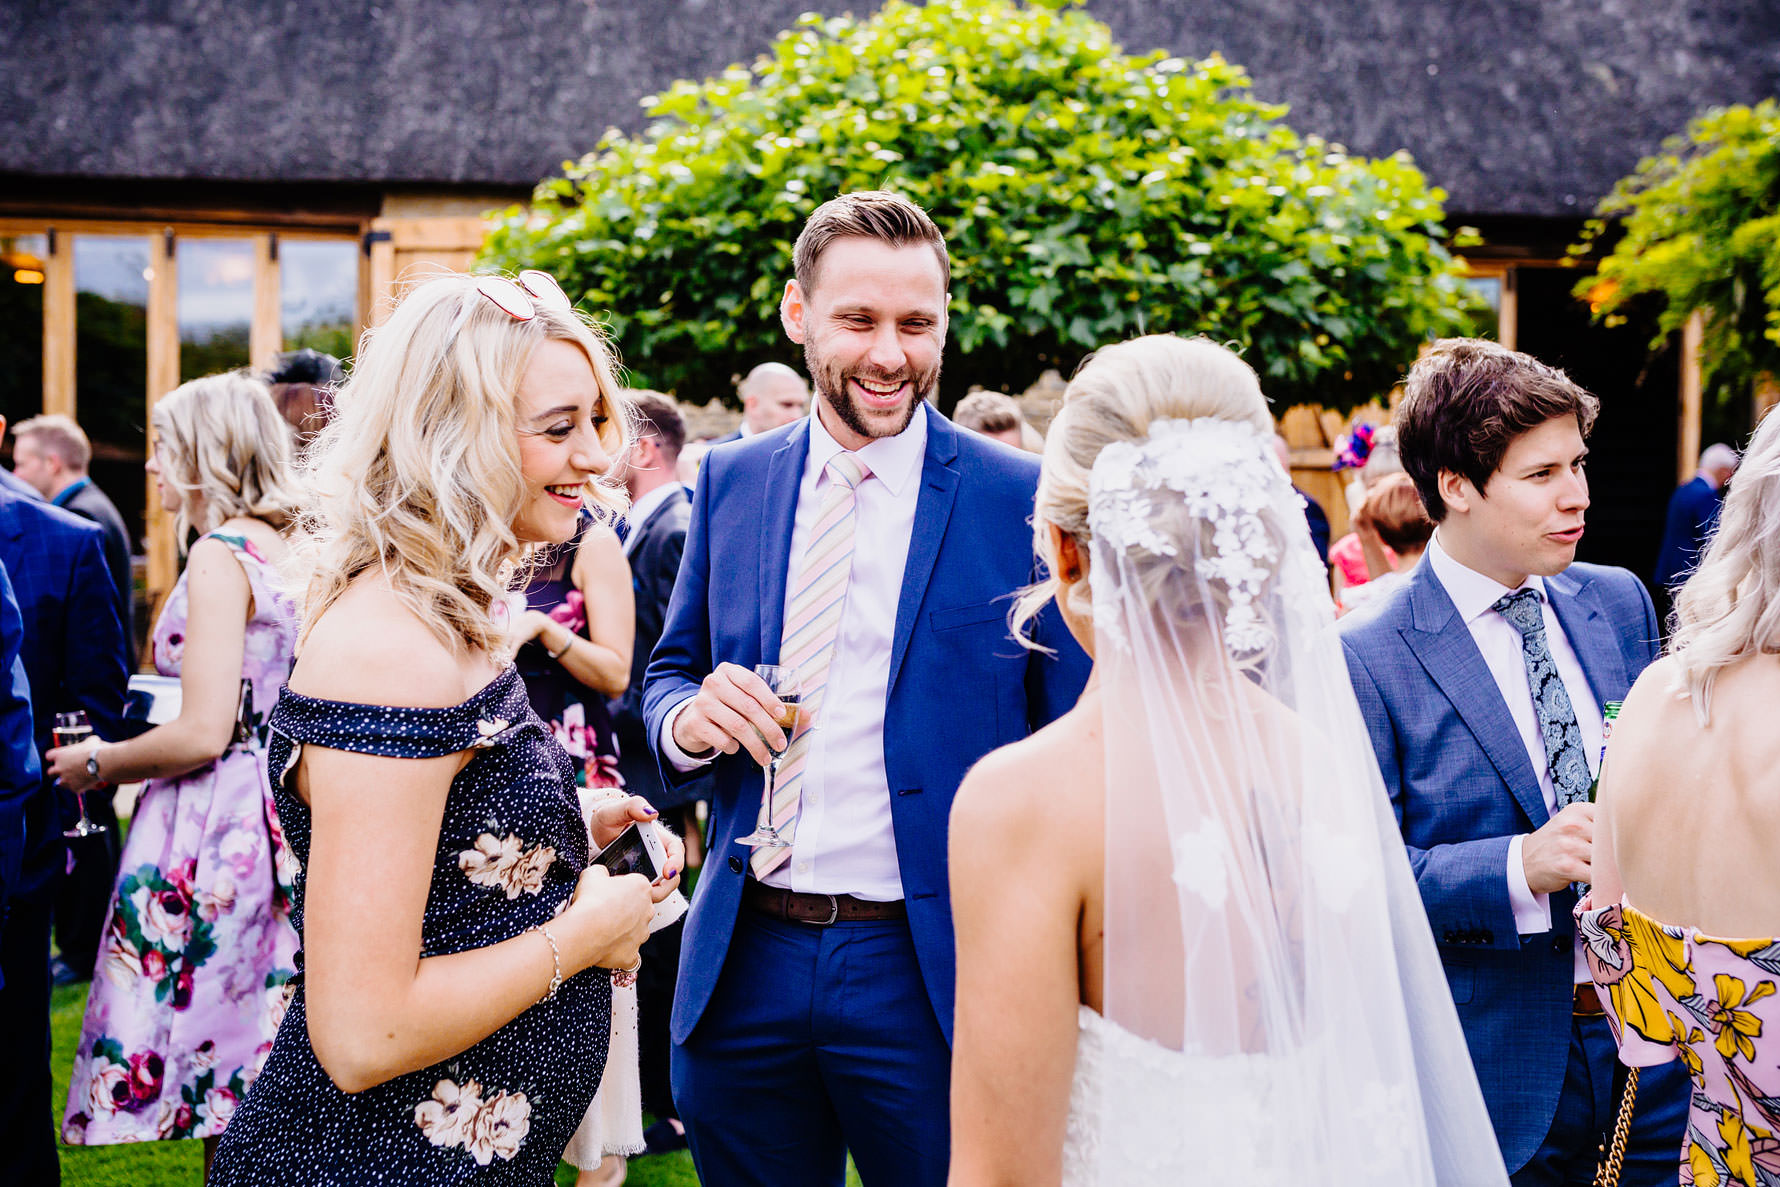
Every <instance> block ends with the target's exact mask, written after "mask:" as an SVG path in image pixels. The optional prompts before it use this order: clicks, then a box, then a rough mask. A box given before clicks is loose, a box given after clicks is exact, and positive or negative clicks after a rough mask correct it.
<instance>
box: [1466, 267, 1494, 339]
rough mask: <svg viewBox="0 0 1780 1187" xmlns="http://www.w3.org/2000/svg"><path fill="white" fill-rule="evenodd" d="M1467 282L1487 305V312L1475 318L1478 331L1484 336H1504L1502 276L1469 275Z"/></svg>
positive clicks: (1472, 290)
mask: <svg viewBox="0 0 1780 1187" xmlns="http://www.w3.org/2000/svg"><path fill="white" fill-rule="evenodd" d="M1465 284H1466V285H1467V286H1468V287H1469V288H1470V290H1471V292H1472V293H1473V294H1474V295H1475V296H1476V297H1477V299H1478V300H1479V301H1481V302H1483V304H1484V305H1485V306H1487V311H1486V312H1481V313H1479V314H1477V316H1476V318H1475V322H1474V324H1475V327H1476V333H1477V334H1478V336H1480V337H1483V338H1500V337H1501V336H1502V278H1501V277H1500V276H1467V277H1466V278H1465Z"/></svg>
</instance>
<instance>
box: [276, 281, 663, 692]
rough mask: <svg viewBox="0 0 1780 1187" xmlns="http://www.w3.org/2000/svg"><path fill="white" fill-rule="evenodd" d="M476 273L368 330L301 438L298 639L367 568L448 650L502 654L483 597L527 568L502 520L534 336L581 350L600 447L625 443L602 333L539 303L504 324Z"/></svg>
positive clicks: (405, 304) (602, 488)
mask: <svg viewBox="0 0 1780 1187" xmlns="http://www.w3.org/2000/svg"><path fill="white" fill-rule="evenodd" d="M478 279H480V278H479V277H477V276H466V275H462V274H457V273H453V274H449V275H444V276H438V277H435V278H433V279H430V280H426V281H424V282H422V283H420V284H419V285H418V286H416V287H415V288H413V289H412V290H411V291H409V292H408V293H407V294H406V295H405V296H404V297H403V298H402V300H401V303H400V304H399V305H397V306H396V308H395V311H394V312H393V313H391V314H390V316H389V320H388V321H386V322H384V323H383V325H381V326H379V327H377V328H376V329H373V330H369V331H367V332H366V333H365V335H364V338H363V340H362V341H361V343H360V346H359V352H358V358H357V362H356V364H355V365H354V367H353V368H352V373H351V375H350V376H349V377H348V379H347V381H346V383H345V384H344V385H343V386H342V387H341V388H340V390H339V393H338V394H337V395H336V396H335V400H334V406H335V409H336V415H335V417H334V419H333V421H332V422H330V423H329V424H328V426H327V427H326V428H325V429H323V430H322V431H321V432H320V433H319V434H318V435H317V436H316V438H315V440H314V441H313V443H312V444H311V445H310V448H309V452H308V454H307V455H306V457H305V467H304V469H305V474H304V477H305V483H306V487H307V495H308V502H307V505H306V506H305V509H304V516H303V520H302V528H303V533H304V534H303V537H302V538H301V539H300V540H299V541H298V542H297V547H296V548H295V549H294V550H293V562H292V576H293V578H294V581H295V583H296V584H297V585H298V587H299V588H302V589H303V590H304V594H303V598H302V603H303V623H302V628H301V632H300V634H299V636H298V646H299V647H300V646H301V645H302V642H303V640H305V639H306V638H307V637H308V634H309V631H310V630H311V629H312V628H313V627H314V625H315V623H316V622H317V620H319V619H320V618H321V616H322V615H323V614H324V613H326V612H327V610H328V608H329V607H330V606H332V605H333V604H334V602H335V601H336V600H337V599H338V598H339V597H340V595H341V594H342V593H344V592H345V591H346V588H347V587H348V586H349V585H351V584H352V582H354V581H355V580H357V579H358V578H359V577H361V576H363V575H364V574H365V573H368V572H371V571H373V570H376V571H378V572H380V573H381V574H382V575H383V577H384V579H385V580H387V581H388V582H389V585H390V588H391V589H392V590H394V591H395V594H396V596H397V597H399V598H400V599H401V600H402V601H403V602H405V603H406V604H407V605H408V606H409V608H410V609H412V610H413V612H414V614H415V615H416V616H417V617H418V618H419V619H420V620H421V621H422V622H424V623H426V624H427V625H428V626H429V627H430V628H431V629H432V631H433V632H434V633H435V634H436V635H437V636H438V637H439V638H440V640H441V641H442V642H444V643H445V644H446V645H447V646H448V647H452V648H455V647H457V646H458V645H459V644H462V645H464V646H467V647H469V648H471V649H474V650H482V651H485V652H487V653H489V654H490V655H492V656H494V657H495V658H496V659H497V660H501V661H504V660H505V659H507V658H509V657H510V654H511V652H512V649H513V648H512V643H511V641H510V640H509V639H508V638H507V637H506V633H505V632H506V628H505V625H504V624H501V623H499V622H497V621H496V618H495V615H494V606H495V605H496V603H500V602H504V600H505V599H506V597H507V595H508V593H509V592H510V590H511V589H512V588H513V587H514V586H515V585H516V584H518V583H519V582H520V581H521V580H522V579H523V577H524V575H525V572H526V571H527V569H528V568H529V560H530V552H531V550H530V549H528V548H527V547H526V546H525V545H524V544H523V543H522V542H521V541H520V540H519V538H518V536H517V535H516V534H515V532H514V530H513V523H514V520H515V518H516V517H517V516H518V514H519V512H520V510H521V508H522V506H523V504H524V501H525V498H526V491H525V483H524V480H523V478H522V476H521V472H520V465H519V444H518V423H517V422H518V415H517V400H518V391H519V387H520V383H521V381H522V379H523V377H524V375H525V371H526V368H527V367H528V366H529V365H530V363H531V360H532V354H533V352H534V351H535V350H536V349H537V347H538V345H539V344H540V343H542V342H545V341H547V340H550V339H558V340H561V341H565V342H571V343H573V344H574V345H575V346H577V347H578V348H579V349H580V350H581V352H582V353H583V354H584V355H586V356H587V361H588V362H589V364H590V365H591V366H592V367H593V374H594V379H595V381H596V383H597V384H598V387H599V392H600V402H601V404H602V405H603V411H604V413H605V415H606V420H605V423H604V425H603V426H601V428H600V430H599V439H600V445H601V446H602V447H603V448H604V450H605V452H606V453H607V455H608V456H609V457H611V458H612V459H614V460H615V461H616V460H617V459H618V458H620V457H621V456H622V455H623V453H624V451H625V450H626V449H627V448H628V447H629V444H630V442H631V440H632V439H633V438H634V432H633V430H632V428H631V423H630V422H631V417H630V411H629V407H628V405H627V404H626V403H625V401H624V399H623V397H622V395H621V394H620V393H621V390H622V388H621V385H620V383H619V382H618V377H617V373H616V362H615V360H614V359H613V356H612V352H611V350H610V349H609V348H608V346H607V344H606V341H605V338H604V336H603V334H601V333H600V332H599V331H598V330H597V329H596V328H595V327H594V326H593V325H592V324H591V323H590V322H589V321H587V320H585V319H584V318H583V317H582V316H581V315H580V314H579V313H577V312H574V311H563V312H559V311H557V310H554V309H547V308H544V307H543V306H542V305H539V306H538V308H537V310H536V313H535V315H534V316H533V317H532V318H530V319H529V320H526V321H517V320H515V319H514V318H513V317H512V316H511V315H509V314H508V313H506V312H505V311H504V310H502V309H501V308H500V307H499V306H497V305H496V304H495V303H494V302H493V301H492V300H490V299H488V298H487V297H485V296H483V295H482V294H481V293H480V292H479V291H478V290H477V288H476V282H477V280H478ZM594 411H595V415H596V416H597V415H599V414H600V412H601V411H602V409H595V410H594ZM588 498H589V501H591V502H593V503H595V504H597V505H599V506H602V507H606V508H609V509H614V510H616V509H621V508H622V507H623V506H624V503H625V500H624V495H623V492H622V490H621V489H619V488H617V487H615V486H613V485H611V484H610V483H608V482H607V481H605V480H604V479H603V478H602V479H601V480H599V481H596V482H593V483H591V484H589V488H588Z"/></svg>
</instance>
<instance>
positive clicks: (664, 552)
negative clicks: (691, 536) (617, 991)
mask: <svg viewBox="0 0 1780 1187" xmlns="http://www.w3.org/2000/svg"><path fill="white" fill-rule="evenodd" d="M660 489H663V490H665V491H667V493H666V494H665V495H663V496H661V497H662V499H663V501H662V502H661V503H659V504H657V505H656V506H655V508H654V509H653V510H651V511H650V512H649V513H648V515H647V516H646V518H644V519H642V520H641V521H638V522H635V523H632V524H631V525H630V528H629V531H628V532H626V534H625V538H624V550H625V555H626V556H627V557H628V558H629V560H630V580H631V588H632V590H633V592H634V593H635V595H636V618H637V630H636V638H635V640H634V642H633V644H632V646H631V652H630V684H629V686H628V687H626V688H625V690H624V696H623V697H621V698H619V700H618V701H617V702H616V703H615V704H614V706H613V712H612V725H613V731H614V733H616V734H617V737H618V769H619V771H620V772H621V773H622V774H623V776H624V787H625V790H627V791H629V792H630V793H631V794H632V795H640V796H642V797H643V798H644V799H646V800H648V801H649V802H650V803H651V804H654V805H655V806H656V807H657V808H661V809H663V810H664V811H667V812H668V814H669V816H670V817H672V816H678V815H681V813H679V812H674V811H672V809H676V808H682V809H683V808H690V807H691V806H692V805H693V804H694V803H695V802H696V801H698V800H701V799H705V798H706V797H707V796H708V795H709V786H710V780H709V779H708V778H702V779H693V780H690V781H689V782H687V783H685V784H681V785H676V786H674V787H671V788H670V787H668V786H667V785H665V784H664V783H663V782H662V778H661V768H660V767H659V766H658V765H657V764H656V761H655V755H654V753H653V752H652V751H651V750H650V749H649V738H648V733H647V731H646V729H645V728H644V725H643V673H644V671H645V670H646V669H647V668H648V667H649V654H650V653H651V652H652V651H654V650H655V644H656V642H657V641H659V640H660V638H661V628H662V625H663V624H664V623H665V622H666V620H667V608H668V601H669V600H670V599H671V598H672V597H673V596H674V578H675V577H676V576H677V575H678V574H679V572H680V556H681V554H682V553H683V552H685V550H686V527H687V524H688V523H690V522H691V520H692V501H691V500H690V499H688V498H687V497H686V488H685V487H683V486H680V485H679V484H678V483H674V484H671V485H669V486H667V487H663V488H660ZM687 815H689V813H687ZM669 823H671V824H675V825H676V826H680V825H684V827H688V828H690V827H695V826H696V822H693V823H691V824H687V823H685V822H684V821H677V820H672V819H670V821H669ZM684 930H685V920H680V921H679V922H676V923H673V924H670V925H669V926H667V927H664V928H662V929H661V930H660V931H658V932H656V933H655V934H654V935H652V936H650V937H649V940H648V942H647V943H645V944H644V945H643V950H642V955H643V967H642V968H641V969H639V970H638V972H637V1047H638V1055H639V1057H640V1063H641V1073H642V1074H641V1081H640V1083H641V1087H642V1092H643V1108H644V1109H646V1110H647V1111H648V1112H651V1113H653V1114H655V1116H657V1117H661V1118H666V1117H678V1116H679V1115H680V1114H679V1113H678V1112H677V1111H676V1110H675V1108H674V1095H673V1089H672V1086H671V1085H670V1083H669V1076H668V1055H669V1047H670V1044H669V1041H668V1020H669V1017H670V1016H671V1015H672V1013H673V1009H674V981H675V980H676V979H677V978H678V977H679V975H680V936H681V933H682V932H683V931H684Z"/></svg>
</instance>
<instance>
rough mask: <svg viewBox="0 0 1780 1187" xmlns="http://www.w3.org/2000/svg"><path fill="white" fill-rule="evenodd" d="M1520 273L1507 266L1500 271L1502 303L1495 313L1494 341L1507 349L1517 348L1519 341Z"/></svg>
mask: <svg viewBox="0 0 1780 1187" xmlns="http://www.w3.org/2000/svg"><path fill="white" fill-rule="evenodd" d="M1519 276H1520V273H1519V271H1518V269H1515V268H1508V269H1507V270H1505V271H1504V272H1503V273H1502V304H1501V308H1500V309H1498V310H1497V313H1496V341H1497V342H1500V343H1501V344H1502V345H1503V346H1506V347H1507V348H1508V349H1509V350H1519V349H1520V348H1519V347H1518V346H1517V345H1515V344H1516V343H1517V342H1519V341H1520V285H1519Z"/></svg>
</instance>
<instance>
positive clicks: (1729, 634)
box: [1577, 416, 1780, 1187]
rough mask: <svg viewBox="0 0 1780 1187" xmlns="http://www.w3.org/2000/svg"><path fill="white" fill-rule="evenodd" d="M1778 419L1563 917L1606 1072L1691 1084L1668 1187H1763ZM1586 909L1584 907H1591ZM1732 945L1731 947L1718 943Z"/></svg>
mask: <svg viewBox="0 0 1780 1187" xmlns="http://www.w3.org/2000/svg"><path fill="white" fill-rule="evenodd" d="M1777 595H1780V418H1776V417H1772V416H1770V417H1769V418H1768V419H1767V421H1766V422H1765V423H1764V424H1763V425H1762V427H1761V428H1760V430H1759V431H1758V432H1757V433H1756V436H1755V440H1754V442H1753V444H1752V445H1751V447H1750V452H1749V456H1748V458H1747V459H1746V460H1745V462H1744V464H1743V466H1742V468H1741V469H1740V470H1739V471H1738V473H1737V478H1736V482H1735V484H1734V485H1733V486H1732V487H1731V491H1730V494H1729V496H1728V497H1727V498H1726V500H1725V505H1724V512H1723V519H1722V521H1721V526H1720V529H1719V532H1718V534H1717V536H1716V538H1715V539H1714V540H1713V542H1712V544H1711V546H1710V547H1709V549H1708V550H1707V553H1706V557H1705V559H1704V561H1703V562H1702V563H1701V565H1700V567H1699V569H1698V570H1697V571H1696V572H1695V574H1694V576H1693V578H1692V579H1691V580H1689V581H1688V583H1687V585H1686V586H1685V587H1684V588H1683V589H1682V591H1681V594H1680V596H1679V598H1678V599H1677V601H1676V609H1675V625H1676V631H1675V636H1674V643H1673V646H1672V649H1671V651H1670V654H1669V655H1668V656H1666V657H1664V658H1663V659H1661V660H1659V661H1658V662H1656V663H1655V664H1652V665H1651V666H1650V667H1649V668H1648V669H1646V670H1645V672H1644V675H1643V676H1642V677H1640V678H1639V680H1638V682H1637V684H1636V685H1635V686H1634V687H1633V688H1632V691H1631V694H1630V696H1629V697H1628V698H1627V700H1626V703H1625V707H1624V709H1623V710H1622V711H1621V713H1620V716H1619V720H1618V721H1617V722H1616V723H1615V725H1614V732H1613V742H1612V745H1611V747H1610V748H1609V749H1608V752H1607V758H1608V762H1607V765H1606V766H1605V768H1604V771H1605V774H1604V775H1603V778H1602V781H1601V794H1600V799H1599V804H1598V812H1597V815H1596V819H1595V851H1594V893H1593V896H1592V898H1591V899H1590V900H1585V901H1584V903H1583V907H1584V908H1586V909H1582V910H1579V911H1578V913H1577V915H1578V922H1579V926H1580V927H1581V930H1582V935H1583V938H1584V940H1585V941H1586V942H1587V957H1588V964H1589V971H1590V973H1591V974H1592V975H1593V977H1594V980H1595V983H1596V984H1597V985H1598V986H1599V987H1600V990H1601V997H1602V1001H1603V1003H1604V1004H1605V1005H1606V1007H1607V1011H1608V1016H1609V1017H1610V1018H1611V1019H1612V1021H1613V1025H1614V1031H1615V1033H1616V1035H1617V1036H1618V1039H1619V1046H1620V1058H1621V1059H1622V1060H1623V1061H1624V1062H1625V1063H1627V1064H1629V1065H1631V1066H1634V1067H1637V1066H1649V1065H1652V1064H1658V1063H1666V1062H1668V1061H1669V1060H1672V1059H1676V1058H1679V1059H1681V1060H1682V1061H1683V1062H1684V1063H1685V1064H1686V1066H1687V1070H1688V1072H1689V1074H1690V1075H1691V1077H1692V1079H1693V1093H1692V1098H1693V1099H1692V1103H1691V1106H1690V1109H1689V1115H1688V1124H1687V1136H1686V1138H1685V1139H1684V1140H1683V1143H1682V1149H1681V1151H1680V1159H1681V1175H1680V1181H1681V1182H1682V1183H1684V1184H1695V1185H1697V1187H1706V1185H1707V1184H1711V1185H1713V1187H1717V1185H1718V1184H1744V1185H1745V1187H1760V1185H1765V1184H1769V1183H1775V1182H1780V993H1777V992H1776V990H1777V989H1780V940H1776V939H1774V938H1773V937H1775V936H1780V862H1776V861H1775V854H1776V853H1780V794H1777V793H1780V787H1776V780H1775V772H1776V771H1780V730H1775V729H1774V726H1773V713H1774V709H1773V706H1775V705H1776V704H1780V655H1776V654H1775V653H1776V652H1777V651H1780V596H1777ZM1595 904H1599V905H1595ZM1726 937H1744V938H1726Z"/></svg>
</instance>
